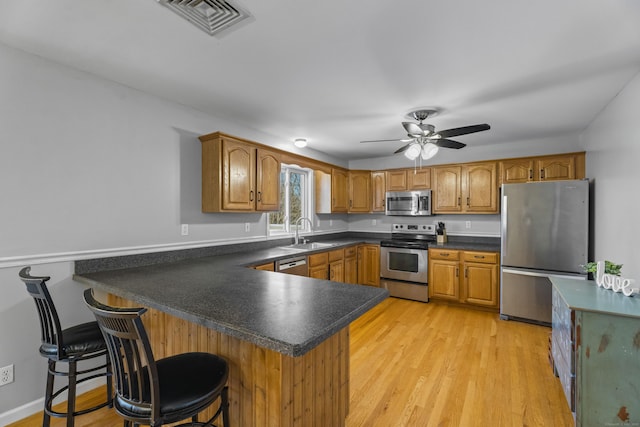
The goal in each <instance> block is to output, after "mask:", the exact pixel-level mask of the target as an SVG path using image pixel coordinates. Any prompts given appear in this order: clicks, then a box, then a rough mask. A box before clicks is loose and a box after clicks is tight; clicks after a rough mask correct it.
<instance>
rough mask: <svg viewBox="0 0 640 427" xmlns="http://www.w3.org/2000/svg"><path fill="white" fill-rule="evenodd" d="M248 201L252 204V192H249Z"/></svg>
mask: <svg viewBox="0 0 640 427" xmlns="http://www.w3.org/2000/svg"><path fill="white" fill-rule="evenodd" d="M249 201H250V202H253V190H251V191H249Z"/></svg>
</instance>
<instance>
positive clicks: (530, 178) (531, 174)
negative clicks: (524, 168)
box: [529, 168, 533, 181]
mask: <svg viewBox="0 0 640 427" xmlns="http://www.w3.org/2000/svg"><path fill="white" fill-rule="evenodd" d="M529 181H533V169H531V168H529Z"/></svg>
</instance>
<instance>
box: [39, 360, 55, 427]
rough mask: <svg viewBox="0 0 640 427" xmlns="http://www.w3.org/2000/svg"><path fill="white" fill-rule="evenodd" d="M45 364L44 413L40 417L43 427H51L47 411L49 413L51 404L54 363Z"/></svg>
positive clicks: (50, 361) (51, 361)
mask: <svg viewBox="0 0 640 427" xmlns="http://www.w3.org/2000/svg"><path fill="white" fill-rule="evenodd" d="M47 362H48V363H47V385H46V387H45V390H44V413H43V416H42V426H43V427H49V426H50V425H51V415H49V411H51V405H52V404H53V402H52V401H51V395H52V394H53V381H54V379H55V376H54V374H53V372H55V370H56V362H54V361H53V360H50V359H49V360H48V361H47Z"/></svg>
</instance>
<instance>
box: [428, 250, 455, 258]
mask: <svg viewBox="0 0 640 427" xmlns="http://www.w3.org/2000/svg"><path fill="white" fill-rule="evenodd" d="M429 258H431V259H446V260H449V261H458V260H459V259H460V251H454V250H450V249H437V248H429Z"/></svg>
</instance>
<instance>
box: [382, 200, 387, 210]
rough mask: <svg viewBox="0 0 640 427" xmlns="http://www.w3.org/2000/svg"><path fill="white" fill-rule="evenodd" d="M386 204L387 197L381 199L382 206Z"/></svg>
mask: <svg viewBox="0 0 640 427" xmlns="http://www.w3.org/2000/svg"><path fill="white" fill-rule="evenodd" d="M386 204H387V199H382V207H383V208H384V207H385V206H386Z"/></svg>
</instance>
